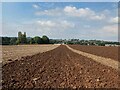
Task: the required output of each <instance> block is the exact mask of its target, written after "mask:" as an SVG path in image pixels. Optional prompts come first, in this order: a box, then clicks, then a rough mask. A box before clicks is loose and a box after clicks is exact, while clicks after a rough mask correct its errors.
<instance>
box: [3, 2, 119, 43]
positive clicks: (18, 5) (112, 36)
mask: <svg viewBox="0 0 120 90" xmlns="http://www.w3.org/2000/svg"><path fill="white" fill-rule="evenodd" d="M18 31H22V32H26V33H27V36H28V37H29V36H30V37H34V36H43V35H47V36H48V37H49V38H52V39H72V38H74V39H75V38H77V39H88V40H89V39H93V40H95V39H97V40H109V41H117V40H118V3H117V2H3V3H2V36H10V37H13V36H17V32H18Z"/></svg>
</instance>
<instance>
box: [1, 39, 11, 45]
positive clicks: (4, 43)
mask: <svg viewBox="0 0 120 90" xmlns="http://www.w3.org/2000/svg"><path fill="white" fill-rule="evenodd" d="M9 44H10V38H9V37H2V45H9Z"/></svg>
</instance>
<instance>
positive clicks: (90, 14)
mask: <svg viewBox="0 0 120 90" xmlns="http://www.w3.org/2000/svg"><path fill="white" fill-rule="evenodd" d="M35 15H47V16H72V17H82V18H83V17H84V18H86V19H90V20H103V19H104V18H105V15H104V14H98V13H96V12H95V11H93V10H91V9H90V8H79V9H77V8H76V7H72V6H66V7H64V8H63V9H62V8H55V9H49V10H44V11H37V12H35Z"/></svg>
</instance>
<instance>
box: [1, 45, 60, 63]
mask: <svg viewBox="0 0 120 90" xmlns="http://www.w3.org/2000/svg"><path fill="white" fill-rule="evenodd" d="M58 46H59V45H11V46H2V48H0V51H2V58H3V60H2V62H3V63H8V62H11V61H13V60H16V59H20V58H21V57H24V56H31V55H34V54H37V53H42V52H46V51H49V50H52V49H55V48H57V47H58Z"/></svg>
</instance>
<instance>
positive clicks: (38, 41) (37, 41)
mask: <svg viewBox="0 0 120 90" xmlns="http://www.w3.org/2000/svg"><path fill="white" fill-rule="evenodd" d="M34 41H35V43H36V44H40V43H42V39H41V38H40V37H39V36H35V37H34Z"/></svg>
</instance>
